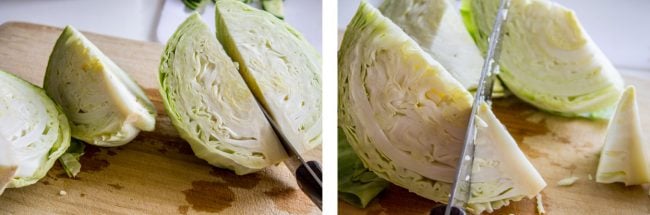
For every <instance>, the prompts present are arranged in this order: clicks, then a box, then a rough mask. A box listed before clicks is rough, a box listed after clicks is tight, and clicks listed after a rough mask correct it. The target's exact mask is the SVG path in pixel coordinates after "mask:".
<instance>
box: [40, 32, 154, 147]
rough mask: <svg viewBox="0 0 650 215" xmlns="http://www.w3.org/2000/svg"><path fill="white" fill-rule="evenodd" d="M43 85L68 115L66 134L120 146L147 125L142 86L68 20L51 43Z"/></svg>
mask: <svg viewBox="0 0 650 215" xmlns="http://www.w3.org/2000/svg"><path fill="white" fill-rule="evenodd" d="M43 88H44V89H45V91H46V92H47V94H48V95H49V96H50V97H51V98H52V99H53V100H54V101H55V102H56V103H57V104H59V105H61V107H62V108H63V111H64V112H65V113H66V116H68V118H69V119H70V127H71V128H72V137H74V138H76V139H79V140H82V141H84V142H86V143H89V144H93V145H97V146H120V145H124V144H126V143H128V142H130V141H131V140H133V138H135V137H136V136H137V135H138V133H139V132H140V130H144V131H153V130H154V127H155V123H156V109H155V108H154V107H153V104H152V103H151V101H149V99H148V98H147V96H146V95H145V94H144V91H142V89H141V88H140V87H139V86H138V85H137V84H136V83H135V82H134V81H133V79H131V77H129V75H128V74H127V73H126V72H124V71H123V70H122V69H120V67H118V66H117V65H116V64H115V63H114V62H113V61H112V60H110V59H109V58H108V57H107V56H106V55H104V53H102V52H101V51H100V50H99V49H98V48H97V47H96V46H95V45H94V44H93V43H92V42H90V41H89V40H88V39H86V37H85V36H84V35H83V34H81V33H80V32H79V31H77V30H75V29H74V28H73V27H72V26H66V27H65V29H64V30H63V32H62V33H61V36H59V39H58V40H57V41H56V44H55V45H54V49H53V50H52V54H51V55H50V60H49V62H48V64H47V71H46V73H45V80H44V82H43Z"/></svg>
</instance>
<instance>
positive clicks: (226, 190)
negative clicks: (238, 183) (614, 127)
mask: <svg viewBox="0 0 650 215" xmlns="http://www.w3.org/2000/svg"><path fill="white" fill-rule="evenodd" d="M183 193H184V194H185V200H186V201H187V202H188V203H190V205H192V209H194V210H196V211H201V212H211V213H217V212H220V211H223V210H225V209H227V208H229V207H230V206H231V205H232V202H233V201H235V193H234V192H233V191H232V190H231V189H230V187H229V186H228V184H226V183H222V182H212V181H193V182H192V189H188V190H185V191H183ZM181 207H183V206H181ZM180 210H181V209H180V207H179V211H180Z"/></svg>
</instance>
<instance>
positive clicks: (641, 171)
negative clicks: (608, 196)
mask: <svg viewBox="0 0 650 215" xmlns="http://www.w3.org/2000/svg"><path fill="white" fill-rule="evenodd" d="M596 182H598V183H614V182H622V183H625V185H628V186H629V185H638V184H647V183H650V145H648V142H647V141H645V140H644V139H643V130H642V129H641V121H640V119H639V108H638V107H637V103H636V94H635V90H634V87H632V86H629V87H627V88H626V89H625V91H624V92H623V96H622V97H621V99H620V100H619V102H618V106H617V108H616V112H615V113H614V117H613V118H612V119H611V120H610V121H609V126H608V128H607V136H606V137H605V145H604V146H603V149H602V151H601V153H600V161H599V162H598V170H597V172H596Z"/></svg>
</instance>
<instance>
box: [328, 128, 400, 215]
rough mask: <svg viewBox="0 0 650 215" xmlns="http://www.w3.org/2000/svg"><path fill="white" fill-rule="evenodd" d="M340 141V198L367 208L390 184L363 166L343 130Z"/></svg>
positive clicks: (340, 133)
mask: <svg viewBox="0 0 650 215" xmlns="http://www.w3.org/2000/svg"><path fill="white" fill-rule="evenodd" d="M338 141H339V142H338V144H339V146H338V154H339V155H338V156H339V158H338V173H339V175H338V179H339V186H338V190H339V198H341V199H343V201H346V202H348V203H350V204H352V205H354V206H356V207H360V208H365V207H366V206H367V205H368V203H370V201H372V199H374V198H375V197H376V196H377V195H379V193H381V191H383V190H384V189H386V187H388V185H390V182H388V181H386V180H384V179H382V178H380V177H378V176H377V175H376V174H375V173H373V172H372V171H370V170H368V168H366V167H365V166H363V162H361V160H360V159H359V157H358V156H357V154H356V153H355V152H354V150H352V147H351V146H350V144H349V143H348V141H347V140H346V137H345V133H344V132H343V130H341V128H339V138H338Z"/></svg>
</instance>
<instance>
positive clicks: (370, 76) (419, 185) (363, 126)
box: [338, 2, 546, 213]
mask: <svg viewBox="0 0 650 215" xmlns="http://www.w3.org/2000/svg"><path fill="white" fill-rule="evenodd" d="M338 59H339V120H340V121H339V126H341V128H342V129H343V131H344V132H345V134H346V136H347V140H348V141H349V143H350V145H351V147H352V148H353V150H354V151H355V152H356V154H357V155H358V156H359V158H360V159H361V161H363V163H364V164H365V166H366V167H368V168H369V169H370V170H371V171H373V172H374V173H375V174H377V175H378V176H379V177H381V178H384V179H386V180H388V181H390V182H392V183H394V184H396V185H398V186H402V187H405V188H407V189H409V190H410V191H411V192H415V193H416V194H418V195H421V196H423V197H426V198H429V199H432V200H435V201H439V202H446V201H447V199H448V195H449V191H450V188H451V182H452V181H453V178H454V176H455V166H456V164H457V162H458V155H459V154H460V150H461V148H462V143H463V139H464V135H465V129H466V125H467V120H468V117H469V113H470V109H471V105H472V104H471V103H472V96H471V95H470V93H469V92H468V91H467V90H465V88H464V87H463V86H462V85H461V84H460V83H459V82H458V81H457V80H456V79H454V78H453V77H452V76H451V75H450V74H449V73H448V72H447V71H446V70H445V68H443V67H442V66H441V65H440V64H439V63H438V62H437V61H435V60H434V59H433V58H431V56H430V55H428V54H426V52H424V50H422V49H421V48H420V47H419V46H418V44H417V43H416V42H415V41H414V40H412V39H411V38H409V37H408V36H407V35H406V33H404V32H403V31H402V30H401V29H400V28H399V27H398V26H397V25H395V24H394V23H392V22H391V21H390V20H388V19H387V18H385V17H383V16H382V15H381V14H380V12H379V11H378V10H377V9H375V8H373V7H372V6H370V5H369V4H367V3H366V2H362V3H361V5H360V7H359V9H358V11H357V13H356V15H355V16H354V18H353V19H352V21H351V22H350V24H349V25H348V27H347V30H346V32H345V35H344V37H343V41H342V44H341V49H340V50H339V58H338ZM478 116H479V117H481V118H482V119H483V120H481V122H483V123H482V127H481V128H479V130H480V131H479V134H481V133H483V134H482V135H486V136H485V137H481V138H479V139H481V140H480V141H478V142H477V143H476V144H477V149H476V155H477V157H476V162H475V165H474V167H473V173H472V175H473V179H472V181H473V183H472V190H471V193H472V198H471V199H470V201H469V204H468V205H467V207H468V209H469V210H471V211H472V212H474V213H481V212H482V211H488V212H491V211H493V210H495V209H497V208H499V207H502V206H504V205H507V204H509V202H510V201H517V200H520V199H521V198H523V197H529V198H531V197H533V196H535V195H536V194H537V193H539V192H540V191H541V190H542V189H543V187H544V186H545V185H546V184H545V182H544V180H543V179H542V178H541V176H540V175H539V173H538V172H537V171H536V170H535V168H534V167H533V166H532V164H530V162H529V161H528V160H527V159H526V157H525V156H524V154H523V153H522V152H521V151H520V150H519V148H518V147H517V144H516V142H515V141H514V139H513V138H512V136H510V134H509V133H508V132H507V130H506V129H505V127H504V126H503V125H502V124H501V123H500V122H499V121H498V119H497V118H496V117H495V116H494V114H492V112H491V110H490V109H489V108H488V107H487V106H485V105H484V106H483V107H482V108H481V112H479V115H478Z"/></svg>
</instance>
